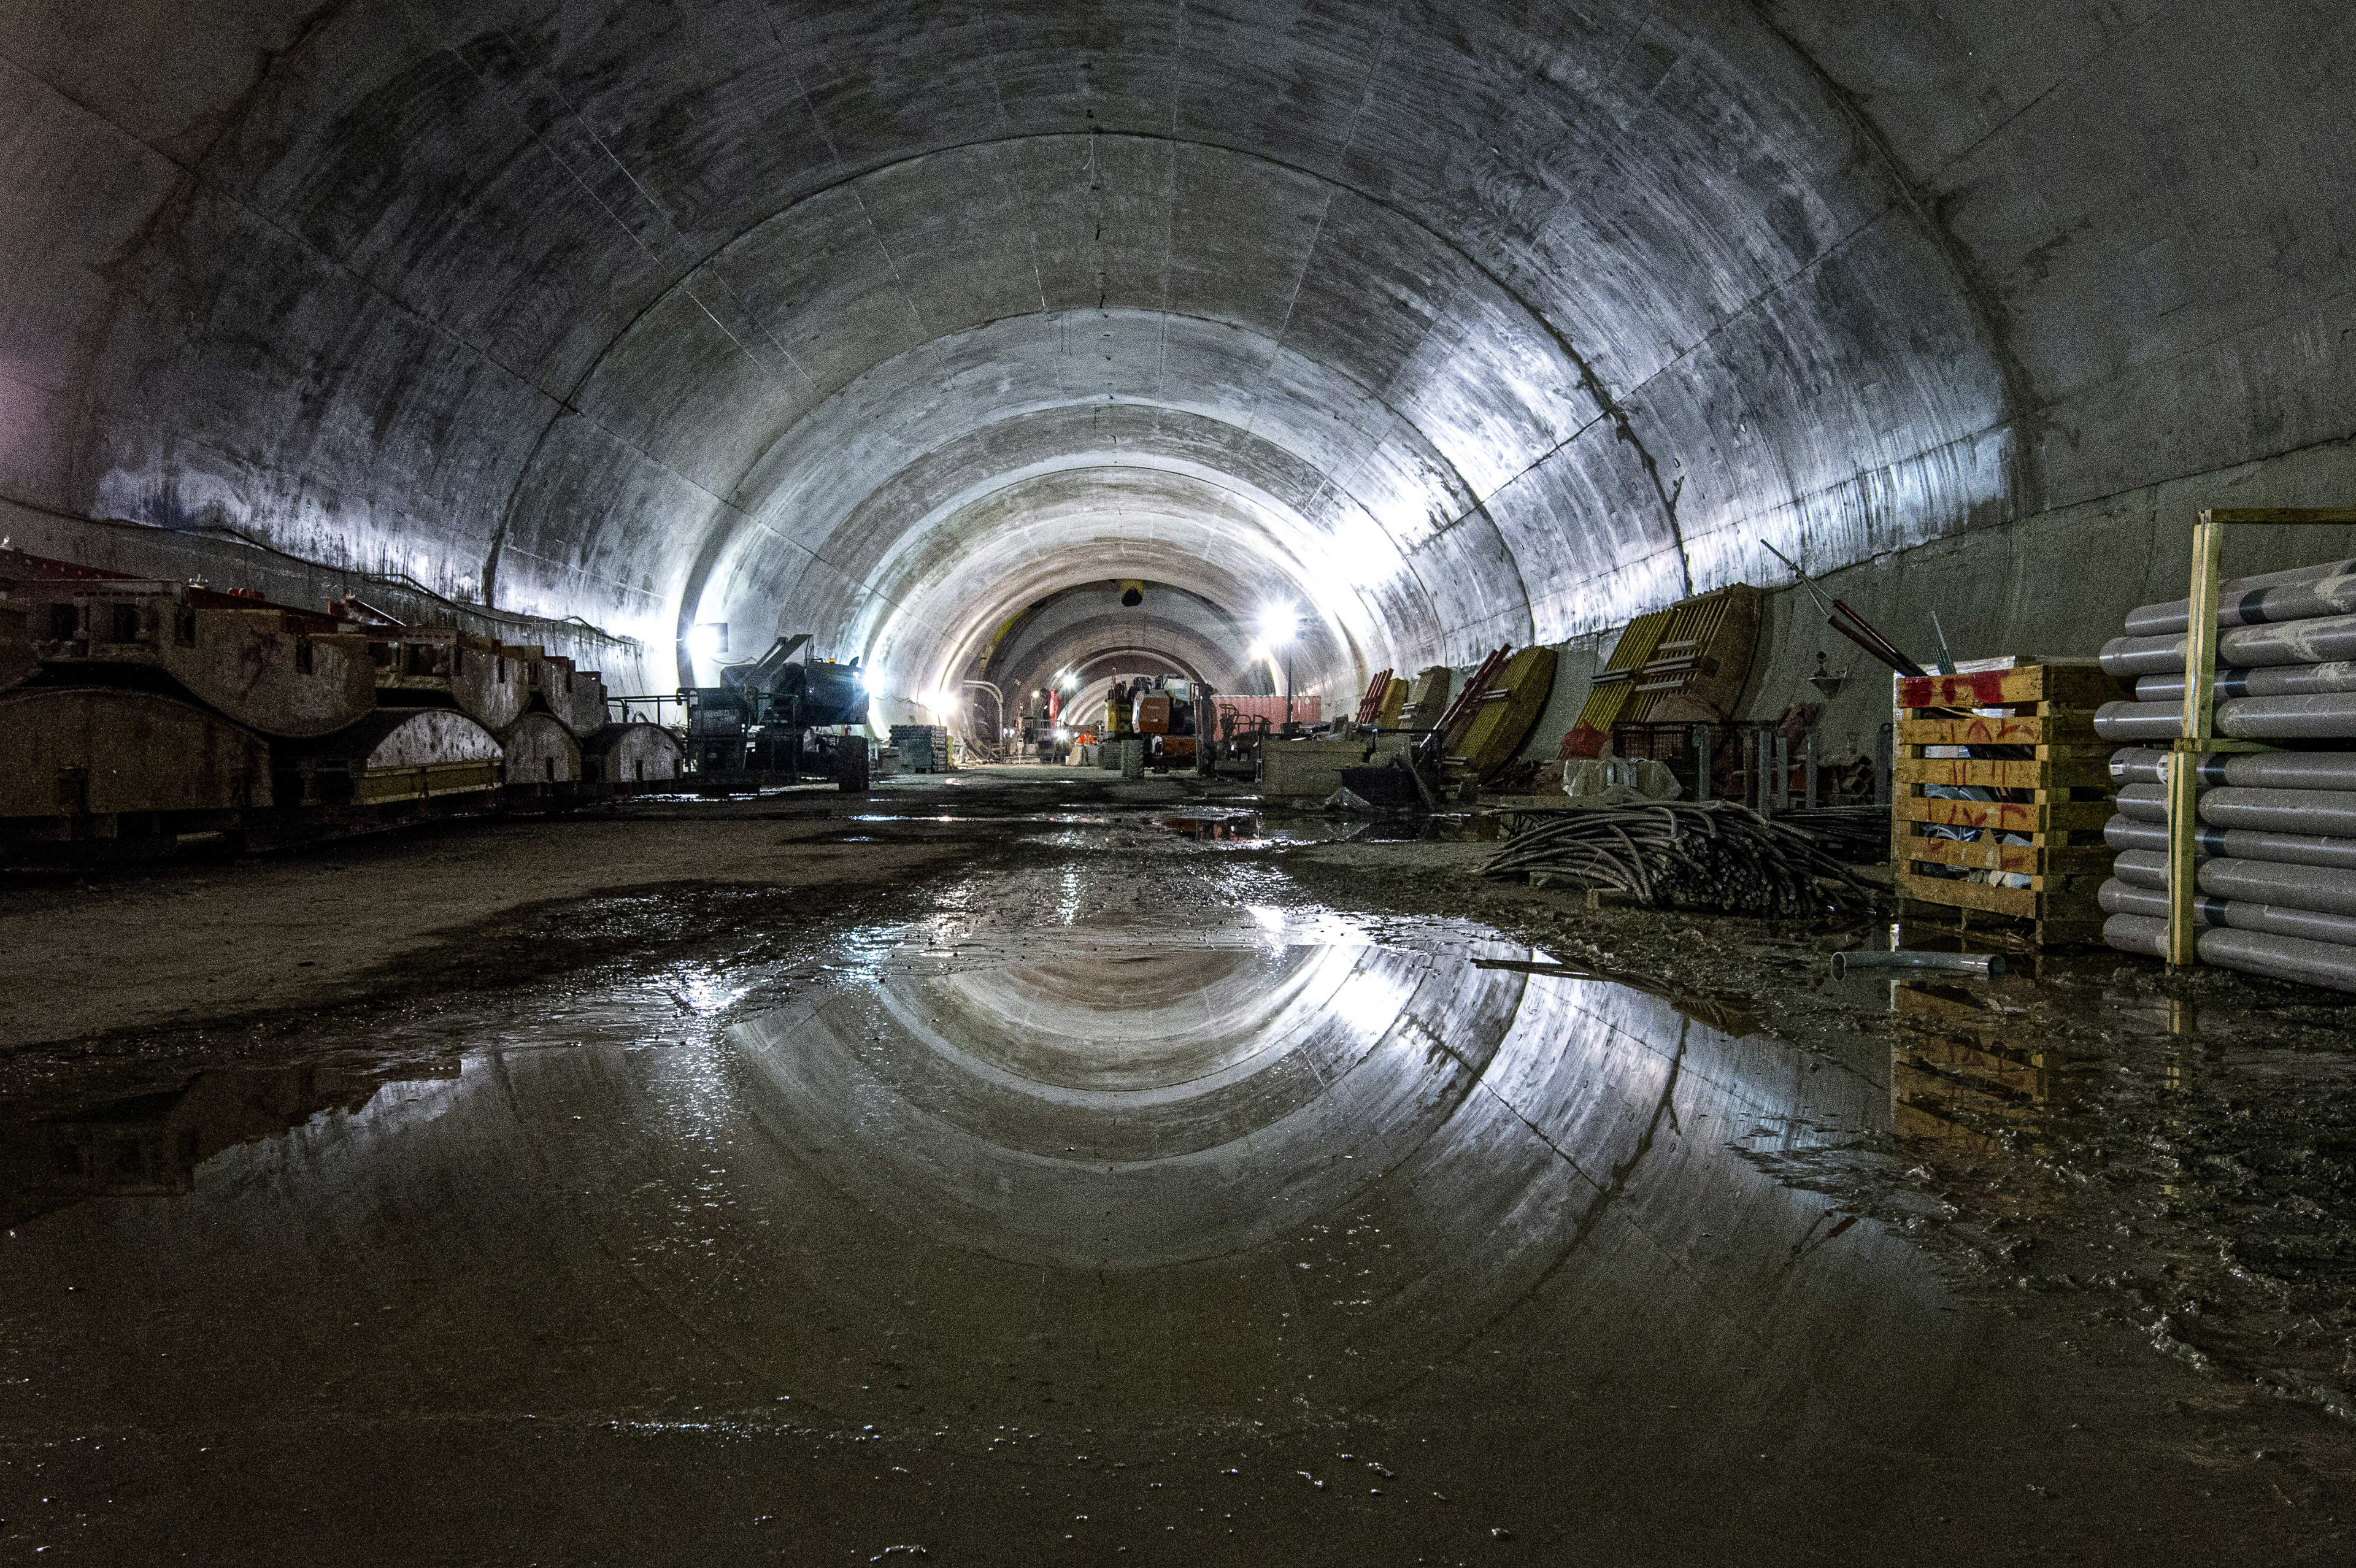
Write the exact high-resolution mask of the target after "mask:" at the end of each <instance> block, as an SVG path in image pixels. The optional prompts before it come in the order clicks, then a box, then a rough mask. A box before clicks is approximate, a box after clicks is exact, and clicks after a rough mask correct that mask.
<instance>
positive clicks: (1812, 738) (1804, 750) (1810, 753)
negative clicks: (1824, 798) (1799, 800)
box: [1800, 730, 1816, 811]
mask: <svg viewBox="0 0 2356 1568" xmlns="http://www.w3.org/2000/svg"><path fill="white" fill-rule="evenodd" d="M1800 759H1801V766H1802V767H1804V769H1805V770H1806V772H1807V780H1808V784H1807V788H1808V795H1807V801H1808V809H1809V810H1810V811H1814V810H1815V809H1816V732H1815V731H1814V730H1811V731H1808V738H1807V739H1806V740H1805V741H1802V742H1800Z"/></svg>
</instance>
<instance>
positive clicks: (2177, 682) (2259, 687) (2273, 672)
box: [2136, 659, 2356, 706]
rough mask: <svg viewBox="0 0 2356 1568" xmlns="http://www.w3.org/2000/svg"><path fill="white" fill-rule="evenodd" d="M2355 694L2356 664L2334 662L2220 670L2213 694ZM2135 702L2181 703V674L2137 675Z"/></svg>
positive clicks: (2343, 661)
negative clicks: (2344, 692) (2338, 692)
mask: <svg viewBox="0 0 2356 1568" xmlns="http://www.w3.org/2000/svg"><path fill="white" fill-rule="evenodd" d="M2330 691H2356V662H2351V661H2350V660H2347V659H2337V660H2334V661H2333V662H2331V663H2329V664H2278V665H2266V666H2265V667H2260V668H2257V669H2221V670H2219V671H2218V672H2217V685H2216V688H2215V695H2216V696H2217V697H2218V699H2220V700H2222V699H2226V698H2233V697H2312V696H2316V695H2318V694H2319V693H2322V692H2330ZM2136 700H2137V701H2139V702H2172V703H2176V704H2178V705H2179V706H2181V705H2182V703H2183V701H2184V672H2183V671H2182V670H2180V669H2179V670H2173V671H2170V672H2169V673H2168V674H2165V675H2147V676H2138V677H2136Z"/></svg>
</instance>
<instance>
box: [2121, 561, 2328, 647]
mask: <svg viewBox="0 0 2356 1568" xmlns="http://www.w3.org/2000/svg"><path fill="white" fill-rule="evenodd" d="M2351 572H2356V560H2327V561H2323V562H2321V563H2319V564H2318V565H2315V566H2294V567H2292V568H2291V569H2290V570H2289V571H2265V572H2260V573H2259V574H2257V575H2256V576H2254V577H2237V578H2235V579H2234V580H2233V581H2231V582H2225V583H2220V584H2219V585H2218V588H2217V624H2219V625H2221V626H2246V625H2254V624H2259V623H2261V622H2265V621H2285V620H2289V619H2291V618H2292V617H2291V615H2290V614H2288V613H2284V608H2285V607H2286V606H2287V605H2289V604H2291V603H2297V602H2298V600H2299V596H2300V595H2301V594H2302V593H2304V594H2306V595H2307V596H2308V597H2310V598H2313V599H2315V600H2317V601H2321V600H2325V599H2332V598H2336V597H2338V595H2339V594H2340V592H2343V591H2341V590H2336V589H2335V590H2330V591H2326V592H2318V590H2319V589H2321V585H2323V584H2325V583H2327V582H2329V581H2332V580H2333V579H2339V580H2340V581H2351V580H2350V578H2349V574H2350V573H2351ZM2339 609H2340V610H2356V603H2342V604H2340V606H2339ZM2253 612H2254V613H2253ZM2191 613H2192V605H2191V601H2190V600H2188V599H2171V600H2169V601H2168V602H2167V603H2164V604H2138V605H2136V607H2135V608H2134V609H2132V610H2130V611H2128V612H2127V620H2126V629H2127V635H2129V636H2136V637H2152V636H2162V635H2166V634H2168V633H2169V632H2181V631H2183V630H2184V627H2185V622H2186V621H2187V620H2188V619H2190V615H2191ZM2333 613H2338V612H2337V611H2331V610H2301V611H2298V612H2297V614H2299V615H2327V614H2333Z"/></svg>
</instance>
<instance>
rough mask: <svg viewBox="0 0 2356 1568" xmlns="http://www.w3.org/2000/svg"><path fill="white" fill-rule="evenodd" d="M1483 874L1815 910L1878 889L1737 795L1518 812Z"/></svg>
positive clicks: (1660, 897) (1754, 910)
mask: <svg viewBox="0 0 2356 1568" xmlns="http://www.w3.org/2000/svg"><path fill="white" fill-rule="evenodd" d="M1511 821H1512V823H1513V836H1512V837H1510V838H1509V839H1507V840H1506V843H1505V848H1503V849H1501V850H1499V851H1498V852H1497V854H1496V855H1495V856H1494V857H1492V858H1491V859H1490V860H1489V861H1488V862H1487V863H1486V864H1485V865H1483V867H1482V868H1481V870H1482V874H1483V876H1490V877H1500V878H1504V877H1525V876H1532V875H1542V876H1546V877H1547V878H1549V879H1552V880H1560V881H1563V882H1567V883H1569V884H1570V885H1572V886H1575V887H1584V888H1590V889H1612V890H1616V891H1621V892H1623V893H1626V894H1627V895H1629V896H1630V897H1631V898H1633V899H1634V900H1636V901H1640V902H1644V903H1647V904H1651V905H1654V906H1655V907H1656V908H1664V909H1684V910H1703V911H1709V912H1715V913H1719V914H1743V915H1757V916H1767V915H1807V914H1825V913H1831V912H1840V911H1848V910H1866V909H1869V908H1871V907H1872V905H1873V904H1874V902H1875V901H1876V900H1877V899H1878V898H1879V890H1878V889H1876V888H1875V887H1874V886H1873V885H1872V884H1870V883H1869V882H1867V881H1865V880H1862V879H1861V878H1859V877H1858V875H1857V874H1856V873H1855V872H1854V871H1852V870H1851V869H1849V868H1848V867H1847V866H1845V865H1843V864H1842V863H1841V862H1840V860H1839V859H1837V857H1836V856H1835V855H1834V854H1833V853H1832V852H1831V850H1830V849H1829V848H1827V846H1826V843H1825V841H1823V840H1821V839H1819V838H1817V837H1815V836H1813V835H1811V834H1809V833H1807V832H1805V831H1804V830H1802V829H1800V828H1797V827H1792V826H1790V825H1789V824H1787V823H1784V822H1782V821H1776V820H1771V819H1770V818H1767V817H1763V816H1760V815H1759V814H1758V813H1757V812H1755V811H1752V810H1751V809H1750V808H1749V807H1747V806H1740V805H1734V804H1733V803H1731V802H1730V801H1710V802H1708V803H1706V804H1698V805H1697V804H1691V803H1687V802H1674V803H1662V804H1658V805H1630V806H1591V807H1583V808H1575V809H1572V810H1568V811H1548V812H1529V813H1521V814H1516V815H1515V816H1514V817H1513V818H1511Z"/></svg>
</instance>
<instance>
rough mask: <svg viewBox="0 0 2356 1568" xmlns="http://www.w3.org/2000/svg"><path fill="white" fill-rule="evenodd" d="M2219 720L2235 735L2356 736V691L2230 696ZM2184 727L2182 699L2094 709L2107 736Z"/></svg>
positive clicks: (2158, 733)
mask: <svg viewBox="0 0 2356 1568" xmlns="http://www.w3.org/2000/svg"><path fill="white" fill-rule="evenodd" d="M2182 684H2183V683H2182V681H2180V680H2179V682H2178V685H2179V687H2180V686H2181V685H2182ZM2214 723H2215V726H2216V730H2217V733H2219V734H2220V735H2224V736H2228V737H2230V738H2232V739H2233V740H2236V741H2347V740H2356V693H2347V692H2325V693H2318V694H2315V695H2312V696H2306V697H2237V698H2230V699H2226V700H2225V701H2222V702H2220V703H2218V704H2217V706H2216V711H2215V719H2214ZM2183 728H2184V709H2183V706H2182V703H2181V701H2180V700H2179V701H2178V702H2105V703H2104V704H2103V705H2102V707H2100V708H2098V709H2095V710H2094V733H2095V734H2096V735H2098V736H2100V737H2101V738H2102V739H2104V740H2105V741H2171V740H2174V739H2175V738H2176V737H2177V736H2178V735H2179V733H2181V732H2182V731H2183Z"/></svg>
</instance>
